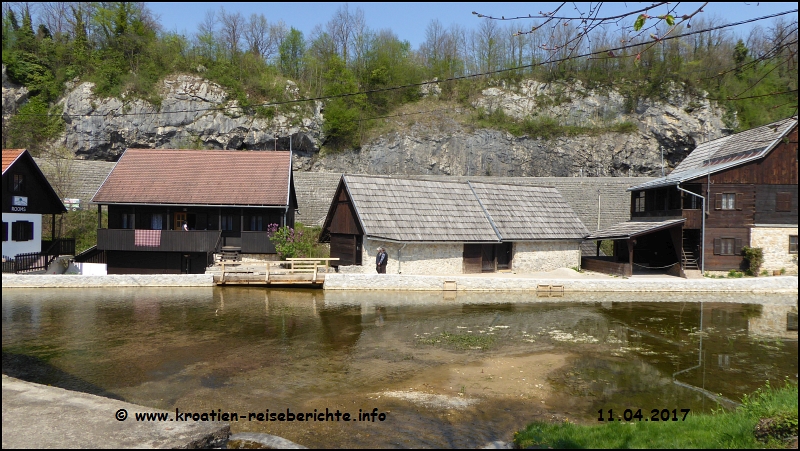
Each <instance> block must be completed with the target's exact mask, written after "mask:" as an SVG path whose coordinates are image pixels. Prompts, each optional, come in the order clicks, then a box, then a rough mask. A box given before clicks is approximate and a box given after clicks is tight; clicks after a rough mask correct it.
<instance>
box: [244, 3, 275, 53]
mask: <svg viewBox="0 0 800 451" xmlns="http://www.w3.org/2000/svg"><path fill="white" fill-rule="evenodd" d="M269 31H270V30H269V22H267V18H266V17H264V15H263V14H256V13H253V14H251V15H250V19H249V20H248V21H247V24H246V26H245V28H244V42H245V45H246V46H247V51H248V52H251V53H253V54H254V55H258V56H261V57H262V58H265V53H266V50H267V42H268V40H269Z"/></svg>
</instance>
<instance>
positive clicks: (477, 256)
mask: <svg viewBox="0 0 800 451" xmlns="http://www.w3.org/2000/svg"><path fill="white" fill-rule="evenodd" d="M479 272H481V245H480V244H471V243H464V274H475V273H479Z"/></svg>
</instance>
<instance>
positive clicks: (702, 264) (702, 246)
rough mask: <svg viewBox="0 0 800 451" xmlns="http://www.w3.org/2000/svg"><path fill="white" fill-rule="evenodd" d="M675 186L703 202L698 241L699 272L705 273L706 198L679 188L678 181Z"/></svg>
mask: <svg viewBox="0 0 800 451" xmlns="http://www.w3.org/2000/svg"><path fill="white" fill-rule="evenodd" d="M675 187H676V188H678V190H680V191H683V192H684V193H689V194H691V195H692V196H695V197H699V198H700V200H701V201H702V202H703V204H702V206H701V208H700V212H701V214H702V215H703V216H702V220H703V225H702V232H701V234H700V241H701V243H700V249H701V251H700V252H702V253H703V255H701V256H700V272H701V273H703V274H705V273H706V198H705V197H703V196H701V195H699V194H697V193H693V192H691V191H689V190H685V189H683V188H681V185H680V183H679V184H677V185H675ZM681 245H683V243H681Z"/></svg>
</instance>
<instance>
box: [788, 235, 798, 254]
mask: <svg viewBox="0 0 800 451" xmlns="http://www.w3.org/2000/svg"><path fill="white" fill-rule="evenodd" d="M789 253H790V254H796V253H797V235H789Z"/></svg>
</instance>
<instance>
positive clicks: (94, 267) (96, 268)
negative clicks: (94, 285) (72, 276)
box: [75, 263, 108, 276]
mask: <svg viewBox="0 0 800 451" xmlns="http://www.w3.org/2000/svg"><path fill="white" fill-rule="evenodd" d="M75 266H77V267H78V270H79V271H80V274H81V275H82V276H105V275H107V274H108V269H107V266H106V264H105V263H75Z"/></svg>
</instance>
